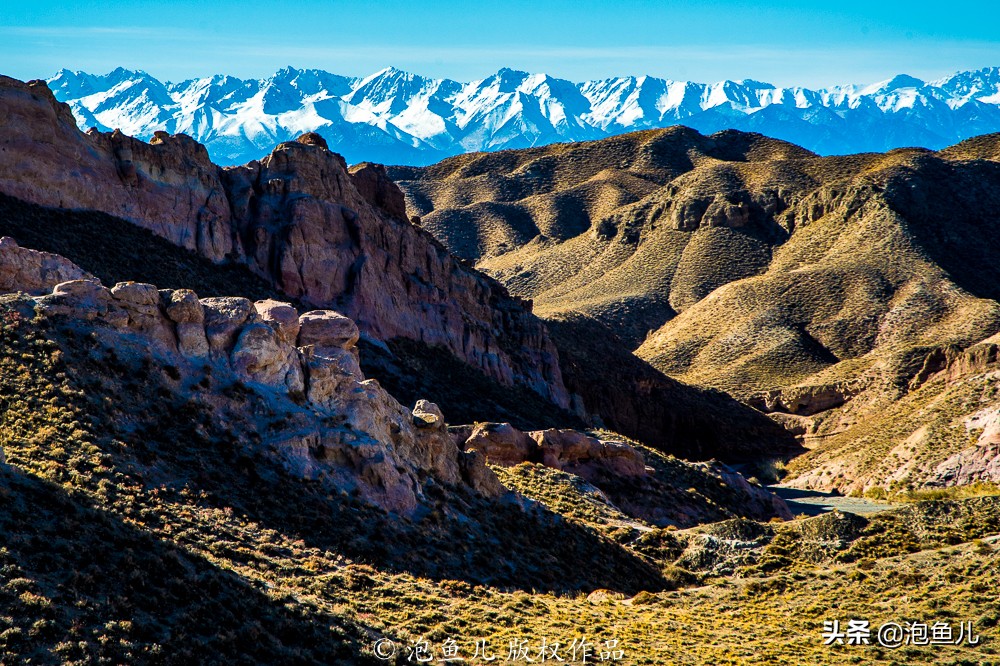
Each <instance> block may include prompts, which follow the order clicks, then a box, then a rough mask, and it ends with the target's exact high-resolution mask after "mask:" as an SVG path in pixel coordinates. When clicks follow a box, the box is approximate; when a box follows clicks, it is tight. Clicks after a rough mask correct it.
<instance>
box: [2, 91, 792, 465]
mask: <svg viewBox="0 0 1000 666" xmlns="http://www.w3.org/2000/svg"><path fill="white" fill-rule="evenodd" d="M0 111H2V113H3V117H4V118H5V122H4V123H3V124H2V125H0V148H2V150H0V195H3V196H2V197H0V212H2V214H0V233H3V234H9V235H10V236H12V237H13V238H15V239H16V240H17V241H19V242H21V243H24V244H25V245H26V246H27V247H31V248H34V249H39V250H46V251H50V252H56V253H59V254H62V255H65V256H66V257H68V258H70V259H71V260H73V261H75V262H77V263H78V264H79V265H80V266H82V267H83V268H84V269H86V270H88V271H90V272H91V273H92V274H94V275H96V276H98V277H101V278H102V279H105V280H106V281H107V282H108V284H113V283H114V282H116V281H120V280H136V279H138V280H144V281H146V282H150V283H153V284H157V285H160V286H171V287H174V288H179V287H185V288H194V289H203V288H204V287H207V288H208V289H210V290H211V291H212V292H214V293H216V294H222V295H231V293H232V292H229V291H226V289H225V286H226V284H227V280H229V279H235V280H237V281H238V284H239V285H240V286H241V287H243V286H245V287H246V288H247V289H248V290H250V291H252V292H253V293H254V295H255V296H260V295H261V294H265V293H266V294H269V295H276V296H278V297H280V298H283V299H287V300H291V301H294V302H295V303H297V304H300V305H302V306H303V308H304V309H309V308H335V309H337V310H338V311H341V312H343V313H345V314H347V315H348V316H350V317H351V318H352V319H354V320H355V321H356V322H357V323H358V326H359V328H360V330H361V333H362V335H363V343H362V344H363V345H366V346H367V347H368V348H369V352H370V353H369V354H368V355H367V356H366V358H367V359H368V361H367V364H368V367H367V368H366V369H367V370H369V371H371V372H373V374H374V375H375V376H376V377H377V378H378V379H379V380H380V381H383V382H385V385H386V386H387V388H389V390H390V391H391V392H392V393H393V394H394V395H396V396H397V397H399V398H400V399H402V400H405V401H406V402H408V403H409V402H413V401H415V400H416V399H418V398H430V399H433V400H434V401H436V402H437V403H439V404H441V405H442V407H443V408H444V409H446V410H447V411H448V412H449V413H451V414H454V415H455V416H456V417H457V418H461V419H462V420H463V421H466V422H469V421H474V420H482V421H511V422H514V423H517V424H518V425H521V426H523V427H526V428H541V427H582V426H585V425H590V426H603V427H608V428H612V429H614V430H616V431H618V432H622V433H623V434H626V435H629V436H632V437H636V438H638V439H641V440H642V441H644V442H647V443H649V444H651V445H654V446H657V447H659V448H661V449H662V450H665V451H667V452H670V453H674V454H677V455H682V456H685V457H689V458H701V459H706V458H711V457H719V458H725V459H730V460H735V459H745V458H747V457H750V456H756V455H758V454H760V453H777V452H781V451H785V450H788V449H790V448H791V447H794V443H793V442H791V441H790V438H789V437H788V435H787V433H785V432H784V431H783V430H782V429H781V428H779V427H777V426H775V425H774V424H773V423H771V422H770V421H769V420H768V419H766V418H765V417H763V416H762V415H761V414H760V413H759V412H757V411H755V410H753V409H748V408H747V407H746V406H745V405H742V404H740V403H738V402H737V401H735V400H733V399H732V398H730V397H729V396H727V395H724V394H722V393H718V392H712V391H705V390H702V389H697V388H692V387H689V386H686V385H684V384H682V383H680V382H678V381H676V380H671V379H669V378H667V377H665V376H663V375H662V374H661V373H659V372H658V371H656V370H655V369H653V368H652V367H651V366H649V365H648V364H646V363H645V362H643V361H641V360H640V359H638V358H636V357H634V356H633V355H632V354H631V350H630V349H629V348H626V347H623V346H622V345H621V344H620V342H619V340H618V337H617V334H616V332H615V331H611V330H607V329H606V327H603V326H602V325H601V324H600V323H599V322H598V323H594V322H585V323H587V325H588V326H589V328H588V329H587V331H586V334H584V335H581V334H580V328H579V327H576V326H573V327H572V328H571V330H569V331H568V333H562V334H560V336H561V341H560V342H559V343H557V342H556V341H555V338H554V335H555V333H554V332H553V331H552V330H550V328H549V327H548V326H547V325H546V324H545V323H544V322H543V321H542V320H540V319H539V318H538V317H537V316H535V315H534V314H533V312H532V305H531V303H530V302H527V301H525V300H524V299H522V298H519V297H517V296H513V295H511V294H510V293H509V291H508V290H507V289H506V288H505V287H504V286H503V285H501V284H500V283H499V282H497V281H496V280H495V279H493V278H491V277H489V276H487V275H484V274H483V273H481V272H479V271H476V270H475V269H474V268H472V267H471V266H468V265H466V263H465V262H463V261H461V260H460V259H457V258H456V257H455V256H453V255H452V254H450V253H449V252H448V251H447V249H446V248H445V247H444V246H443V245H442V244H441V243H440V242H438V241H437V240H436V239H435V238H434V237H433V236H432V235H431V234H430V233H428V231H427V230H425V229H421V228H420V227H419V226H418V225H415V224H412V223H411V222H410V221H409V220H407V219H406V211H405V203H404V199H403V194H402V192H401V191H400V190H399V189H398V187H397V186H396V185H395V184H394V183H393V182H392V181H390V180H389V179H388V178H387V176H386V172H385V169H384V168H382V167H380V166H377V165H372V164H367V163H365V164H358V165H354V166H352V167H350V168H348V166H347V165H346V163H345V162H344V160H343V158H342V157H341V156H340V155H339V154H337V153H336V152H335V150H332V149H331V148H330V147H329V146H327V145H326V143H325V141H324V140H323V139H322V138H321V137H319V136H318V135H313V134H306V135H303V136H301V137H299V139H298V140H297V141H290V142H285V143H282V144H279V145H278V146H277V147H275V149H274V150H273V151H272V153H271V154H270V155H268V156H266V157H265V158H263V159H262V160H260V161H256V160H255V161H253V162H250V163H249V164H247V165H244V166H240V167H225V168H223V167H219V166H217V165H215V164H213V163H212V162H211V161H210V160H209V158H208V153H207V151H206V150H205V148H204V146H202V145H201V144H198V143H197V142H195V141H193V140H192V139H191V138H190V137H188V136H185V135H182V134H178V135H170V134H167V133H165V132H158V133H157V134H156V135H155V136H154V137H153V139H152V140H151V141H150V142H149V143H146V142H143V141H139V140H137V139H134V138H132V137H129V136H126V135H124V134H122V133H121V132H117V131H116V132H112V133H102V132H98V131H96V130H92V131H89V132H87V133H84V132H80V131H79V130H78V129H77V128H76V124H75V120H74V119H73V116H72V113H71V112H70V109H69V107H67V106H66V105H65V104H61V103H59V102H57V101H56V100H55V99H54V97H53V96H52V93H51V91H50V90H49V89H48V88H47V87H46V86H45V84H44V82H40V81H33V82H29V83H22V82H20V81H16V80H14V79H9V78H6V77H0ZM334 148H336V147H335V146H334ZM140 232H143V233H140ZM250 291H248V292H247V295H250ZM560 328H565V327H560ZM595 342H596V343H598V344H597V345H596V346H595V344H594V343H595ZM595 353H597V356H595V355H594V354H595ZM608 359H615V362H614V363H607V362H606V361H607V360H608Z"/></svg>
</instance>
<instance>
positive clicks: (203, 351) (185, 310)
mask: <svg viewBox="0 0 1000 666" xmlns="http://www.w3.org/2000/svg"><path fill="white" fill-rule="evenodd" d="M161 294H162V296H163V301H164V312H166V315H167V318H168V319H170V320H171V321H172V322H174V327H175V330H176V333H177V349H178V351H180V353H181V354H183V355H184V356H187V357H189V358H201V357H204V356H208V351H209V350H208V338H207V337H206V336H205V308H204V307H203V306H202V304H201V301H199V300H198V295H197V294H196V293H194V292H193V291H191V290H190V289H178V290H176V291H170V290H165V291H164V292H161Z"/></svg>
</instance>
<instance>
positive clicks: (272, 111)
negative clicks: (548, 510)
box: [48, 67, 1000, 165]
mask: <svg viewBox="0 0 1000 666" xmlns="http://www.w3.org/2000/svg"><path fill="white" fill-rule="evenodd" d="M48 84H49V86H50V88H51V89H52V91H53V92H54V93H55V95H56V97H57V98H58V99H59V100H60V101H63V102H66V103H68V104H69V105H70V107H71V108H72V109H73V113H74V114H75V115H76V117H77V119H78V121H79V124H80V126H81V128H87V127H92V126H93V127H97V128H98V129H100V130H102V131H108V130H112V129H116V128H118V129H121V130H122V131H123V132H125V133H126V134H129V135H132V136H136V137H139V138H142V139H149V138H150V137H151V136H152V134H153V132H154V131H157V130H166V131H167V132H171V133H176V132H182V133H186V134H189V135H191V136H192V137H193V138H195V139H196V140H198V141H199V142H202V143H204V144H205V145H206V146H207V147H208V150H209V152H210V153H211V155H212V158H213V159H214V160H215V161H217V162H219V163H222V164H240V163H244V162H247V161H249V160H251V159H259V158H261V157H263V156H264V155H265V154H266V153H267V152H268V151H269V150H270V148H271V147H272V146H273V145H274V144H275V143H278V142H281V141H286V140H289V139H291V138H294V137H295V136H298V135H299V134H302V133H303V132H307V131H316V132H318V133H320V134H321V135H323V136H324V138H326V139H327V141H328V142H330V145H331V146H334V148H335V150H337V151H338V152H340V153H342V154H343V155H344V156H345V158H346V159H347V161H348V162H350V163H355V162H360V161H365V160H367V161H376V162H383V163H387V164H409V165H426V164H431V163H433V162H436V161H438V160H440V159H442V158H444V157H448V156H451V155H456V154H460V153H465V152H472V151H495V150H502V149H507V148H527V147H531V146H540V145H545V144H550V143H555V142H564V141H586V140H593V139H599V138H603V137H607V136H612V135H616V134H621V133H625V132H630V131H634V130H641V129H651V128H661V127H667V126H670V125H676V124H684V125H687V126H689V127H693V128H695V129H697V130H699V131H701V132H703V133H712V132H716V131H719V130H722V129H739V130H744V131H753V132H760V133H762V134H766V135H768V136H772V137H775V138H780V139H784V140H787V141H791V142H793V143H796V144H798V145H800V146H803V147H805V148H807V149H809V150H812V151H814V152H817V153H820V154H847V153H858V152H869V151H885V150H890V149H893V148H899V147H904V146H921V147H926V148H931V149H940V148H943V147H945V146H948V145H952V144H954V143H956V142H958V141H961V140H964V139H967V138H969V137H972V136H976V135H979V134H985V133H989V132H996V131H1000V68H997V67H990V68H984V69H980V70H976V71H967V72H960V73H957V74H954V75H952V76H949V77H946V78H943V79H939V80H936V81H930V82H925V81H922V80H920V79H917V78H914V77H911V76H907V75H899V76H896V77H894V78H892V79H889V80H887V81H883V82H880V83H875V84H872V85H869V86H860V85H844V86H836V87H832V88H828V89H821V90H810V89H808V88H802V87H788V88H785V87H776V86H773V85H771V84H768V83H761V82H758V81H752V80H743V81H722V82H719V83H714V84H702V83H693V82H689V81H671V80H667V79H659V78H655V77H651V76H638V77H636V76H625V77H617V78H610V79H602V80H594V81H586V82H583V83H573V82H571V81H567V80H564V79H558V78H554V77H551V76H548V75H545V74H529V73H527V72H520V71H515V70H511V69H506V68H504V69H501V70H500V71H498V72H497V73H496V74H493V75H491V76H488V77H486V78H484V79H481V80H478V81H472V82H469V83H461V82H457V81H452V80H449V79H430V78H425V77H422V76H419V75H416V74H411V73H408V72H404V71H402V70H399V69H395V68H392V67H389V68H386V69H383V70H381V71H379V72H376V73H375V74H372V75H371V76H368V77H364V78H352V77H346V76H340V75H337V74H331V73H330V72H326V71H323V70H318V69H304V70H302V69H294V68H290V67H287V68H284V69H281V70H279V71H278V72H276V73H275V74H274V75H273V76H271V77H268V78H264V79H238V78H235V77H232V76H227V75H216V76H212V77H207V78H200V79H189V80H187V81H181V82H179V83H171V82H161V81H159V80H158V79H156V78H155V77H153V76H151V75H149V74H147V73H145V72H142V71H130V70H126V69H122V68H118V69H116V70H114V71H112V72H110V73H108V74H105V75H93V74H87V73H84V72H70V71H68V70H65V69H64V70H61V71H60V72H58V73H57V74H56V75H55V76H53V77H52V78H51V79H49V80H48Z"/></svg>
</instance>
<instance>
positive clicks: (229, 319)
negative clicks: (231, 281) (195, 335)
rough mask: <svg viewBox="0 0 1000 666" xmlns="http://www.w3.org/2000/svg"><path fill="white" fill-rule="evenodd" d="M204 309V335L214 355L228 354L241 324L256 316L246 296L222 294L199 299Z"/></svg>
mask: <svg viewBox="0 0 1000 666" xmlns="http://www.w3.org/2000/svg"><path fill="white" fill-rule="evenodd" d="M201 304H202V307H203V308H204V311H205V336H206V337H207V338H208V347H209V350H210V351H211V353H212V355H214V356H229V351H230V350H231V349H232V348H233V345H234V344H235V343H236V336H237V335H238V333H239V330H240V329H241V328H242V327H243V324H245V323H247V321H249V320H250V319H251V314H252V313H253V314H254V316H256V314H255V313H256V311H255V310H254V307H253V304H252V303H251V302H250V301H249V300H248V299H246V298H239V297H235V296H222V297H218V298H203V299H201Z"/></svg>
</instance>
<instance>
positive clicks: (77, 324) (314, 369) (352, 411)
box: [0, 237, 504, 513]
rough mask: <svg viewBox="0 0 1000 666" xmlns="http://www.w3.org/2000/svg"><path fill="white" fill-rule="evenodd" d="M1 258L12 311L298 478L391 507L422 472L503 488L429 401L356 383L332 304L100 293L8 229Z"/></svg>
mask: <svg viewBox="0 0 1000 666" xmlns="http://www.w3.org/2000/svg"><path fill="white" fill-rule="evenodd" d="M0 265H3V266H5V267H6V269H7V270H6V274H7V275H8V277H9V280H7V281H6V282H5V284H4V285H2V286H0V293H2V292H21V293H20V294H11V295H9V296H4V297H3V298H0V303H2V304H3V306H4V307H6V308H8V311H9V312H13V313H17V316H15V318H16V319H18V320H19V321H23V322H29V323H26V324H25V325H33V326H34V325H37V326H41V324H40V323H38V322H39V321H45V322H48V324H47V325H48V326H49V329H51V330H55V331H57V332H60V333H61V334H63V333H66V332H67V331H69V332H70V335H72V331H76V332H80V333H85V334H87V335H89V336H91V338H92V339H95V340H98V341H99V342H100V347H102V348H103V349H104V350H106V351H107V353H109V354H112V355H113V356H114V357H115V358H120V359H124V360H125V361H126V362H128V361H129V360H130V359H131V360H133V361H137V362H147V365H149V363H148V362H150V361H151V362H152V365H153V366H155V367H160V368H164V369H168V370H166V372H167V374H168V376H170V380H171V381H169V382H168V384H167V385H169V387H170V388H169V389H166V390H168V391H169V392H170V393H171V394H176V395H178V396H182V397H185V398H186V399H187V400H189V401H190V402H192V403H198V404H201V405H203V406H204V407H205V408H206V409H208V410H210V411H211V413H212V414H213V418H214V419H216V420H217V421H218V422H221V423H229V424H231V426H232V429H233V431H234V432H242V433H243V434H244V437H243V438H244V440H245V441H248V442H256V443H257V444H259V447H260V448H261V449H262V450H263V451H265V452H266V453H268V454H269V455H271V456H273V457H274V458H276V459H277V460H278V461H280V462H281V463H282V464H283V465H284V466H285V467H286V469H288V470H289V471H290V472H291V473H293V474H294V475H296V476H298V477H301V478H306V479H314V480H316V481H318V482H320V483H326V484H329V486H330V487H331V488H332V489H335V490H347V491H350V492H354V493H355V494H357V495H359V496H360V497H362V498H364V499H365V500H367V501H369V502H370V503H372V504H376V505H378V506H381V507H382V508H384V509H387V510H390V511H396V512H399V513H410V512H412V511H413V510H414V509H416V508H417V506H418V504H419V503H420V502H421V501H422V500H423V498H424V493H423V482H424V480H425V479H426V477H427V476H428V475H429V476H433V477H434V478H436V479H437V480H438V481H441V482H444V483H445V484H448V485H449V486H465V487H468V488H470V489H472V490H474V491H475V492H477V493H479V494H481V495H485V496H488V497H496V496H498V495H500V494H501V493H503V492H504V488H503V487H502V485H501V484H500V483H499V481H497V479H496V477H495V476H494V475H493V474H492V473H491V472H490V470H489V469H488V468H487V467H486V465H485V462H484V459H483V457H482V456H480V455H478V454H475V453H469V452H463V451H461V450H460V449H459V448H458V447H457V446H456V445H455V443H454V442H453V441H452V438H451V436H450V435H449V434H448V432H447V430H446V426H445V422H444V416H443V415H442V414H441V412H440V410H439V409H438V408H437V407H436V406H435V405H434V404H432V403H429V402H426V401H423V400H421V401H419V402H418V403H417V405H416V406H415V407H414V409H413V410H412V411H411V410H409V409H407V408H405V407H403V406H402V405H400V404H399V403H398V402H396V401H395V400H394V399H393V398H392V397H391V396H390V395H389V394H388V393H386V391H385V390H384V389H382V387H381V386H379V384H378V382H376V381H374V380H370V379H366V378H365V377H364V375H363V374H362V372H361V369H360V367H359V359H358V350H357V347H356V344H357V342H358V335H359V332H358V328H357V326H356V325H355V323H354V322H353V321H352V320H351V319H349V318H347V317H344V316H343V315H341V314H339V313H337V312H334V311H332V310H314V311H311V312H306V313H303V314H301V315H300V314H299V313H298V312H297V311H296V309H295V308H293V307H292V306H291V305H289V304H287V303H282V302H279V301H274V300H263V301H257V302H256V303H252V302H251V301H249V300H248V299H246V298H238V297H216V298H203V299H199V298H198V296H197V295H196V294H195V293H194V292H193V291H191V290H190V289H176V290H174V289H162V290H158V289H157V288H156V287H155V286H153V285H151V284H144V283H139V282H120V283H118V284H117V285H115V286H114V287H112V288H111V289H108V288H106V287H104V286H103V285H102V284H101V283H100V282H99V281H98V280H96V279H94V278H93V277H92V276H88V275H86V274H85V273H84V272H83V271H82V270H80V269H79V268H77V267H75V266H73V264H72V263H70V262H69V261H67V260H66V259H64V258H62V257H59V256H58V255H52V254H49V253H44V252H37V251H35V250H30V249H26V248H21V247H19V246H18V245H17V244H16V243H14V242H13V239H11V238H7V237H5V238H2V239H0ZM53 266H57V267H58V269H59V270H52V267H53ZM74 269H75V271H74ZM74 272H75V273H76V275H78V277H76V278H74V279H70V280H68V281H61V280H62V278H64V277H67V274H68V273H74ZM26 290H28V291H32V292H34V293H36V294H37V295H36V296H34V297H32V296H28V295H26V294H25V293H24V291H26ZM36 317H40V318H41V320H36ZM213 387H214V389H215V390H209V389H212V388H213ZM122 418H123V419H126V418H128V416H127V415H123V416H122ZM250 433H254V435H250Z"/></svg>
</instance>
